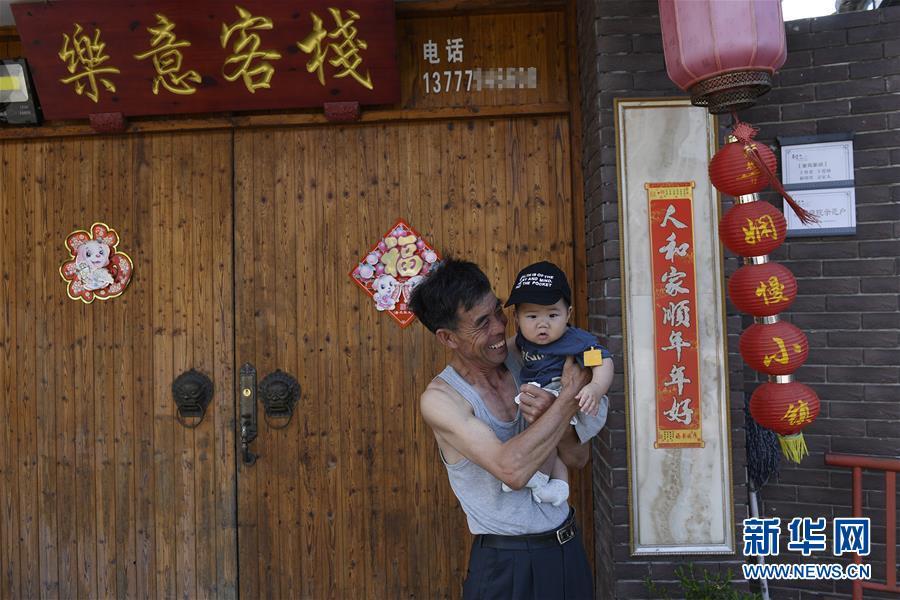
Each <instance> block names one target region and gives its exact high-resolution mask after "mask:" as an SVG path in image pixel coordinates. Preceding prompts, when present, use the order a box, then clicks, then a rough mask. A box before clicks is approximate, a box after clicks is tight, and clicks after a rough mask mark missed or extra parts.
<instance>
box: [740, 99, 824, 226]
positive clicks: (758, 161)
mask: <svg viewBox="0 0 900 600" xmlns="http://www.w3.org/2000/svg"><path fill="white" fill-rule="evenodd" d="M731 118H732V119H734V127H733V129H732V131H731V133H732V135H734V137H736V138H737V139H738V141H739V142H741V143H742V144H743V145H744V151H745V153H746V154H747V156H748V157H749V158H750V160H751V161H753V164H754V165H756V168H757V169H759V170H760V171H761V172H762V173H764V174H765V176H766V177H767V178H768V179H769V183H770V184H771V186H772V187H773V188H775V191H777V192H778V193H779V194H781V197H782V198H784V200H785V202H787V203H788V204H789V205H790V207H791V210H793V211H794V214H796V215H797V218H798V219H800V221H801V222H802V223H804V224H806V225H810V224H812V223H818V222H819V219H818V217H816V215H814V214H812V213H811V212H809V211H808V210H806V209H805V208H803V207H802V206H800V205H799V204H797V201H796V200H794V199H793V198H791V195H790V194H788V193H787V190H785V189H784V186H783V185H781V182H780V181H779V180H778V177H776V176H775V174H774V173H773V172H772V171H770V170H769V167H767V166H766V163H765V162H764V161H763V159H762V157H761V156H760V155H759V152H757V150H756V140H754V139H753V138H754V136H756V134H757V132H758V131H759V130H758V129H757V128H756V127H754V126H753V125H751V124H749V123H745V122H743V121H741V120H740V119H739V118H738V116H737V113H735V112H732V113H731Z"/></svg>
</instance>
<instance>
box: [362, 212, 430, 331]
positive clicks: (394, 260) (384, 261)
mask: <svg viewBox="0 0 900 600" xmlns="http://www.w3.org/2000/svg"><path fill="white" fill-rule="evenodd" d="M438 260H439V257H438V255H437V252H435V251H434V250H433V249H432V248H431V247H430V246H429V245H428V244H427V243H426V242H425V240H423V239H422V236H420V235H419V234H418V233H416V232H415V230H414V229H413V228H412V227H410V226H409V225H407V224H406V223H405V222H404V221H403V220H402V219H401V220H400V221H397V223H396V224H395V225H394V226H393V227H391V229H390V230H389V231H388V232H387V233H386V234H384V236H383V237H382V239H381V241H379V242H378V243H377V244H375V245H374V246H372V248H371V249H370V250H369V252H368V254H366V256H364V257H363V259H362V260H361V261H360V262H359V264H358V265H356V267H354V268H353V270H352V271H351V272H350V277H351V279H353V281H355V282H356V284H357V285H359V286H360V287H361V288H362V289H363V290H365V292H366V293H367V294H369V295H370V296H371V297H372V300H373V301H374V302H375V309H376V310H378V311H380V312H387V313H388V314H389V315H391V316H392V317H393V318H394V320H395V321H397V323H399V324H400V326H401V327H406V326H407V325H409V324H410V323H412V322H413V319H415V315H413V313H412V312H411V311H410V310H409V309H408V308H407V305H408V303H409V296H410V294H411V293H412V291H413V289H415V287H416V285H418V284H419V282H420V281H422V279H423V278H424V277H425V275H426V274H427V273H428V271H429V270H430V269H431V268H432V266H433V265H434V264H435V263H436V262H437V261H438Z"/></svg>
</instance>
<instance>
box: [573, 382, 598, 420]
mask: <svg viewBox="0 0 900 600" xmlns="http://www.w3.org/2000/svg"><path fill="white" fill-rule="evenodd" d="M602 396H603V393H602V391H601V390H600V385H599V384H596V383H589V384H587V385H586V386H584V387H583V388H581V391H580V392H578V393H577V394H575V399H576V400H578V408H579V410H581V412H583V413H584V414H586V415H590V416H592V417H596V416H597V411H598V410H599V408H600V398H601V397H602Z"/></svg>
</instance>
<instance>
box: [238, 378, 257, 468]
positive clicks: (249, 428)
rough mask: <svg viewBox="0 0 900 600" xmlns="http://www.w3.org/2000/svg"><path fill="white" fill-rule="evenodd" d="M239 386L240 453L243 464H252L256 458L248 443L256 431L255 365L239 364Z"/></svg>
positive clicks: (254, 436) (251, 440)
mask: <svg viewBox="0 0 900 600" xmlns="http://www.w3.org/2000/svg"><path fill="white" fill-rule="evenodd" d="M239 384H240V388H239V390H238V393H239V394H240V398H241V400H240V407H241V415H240V426H241V455H242V460H243V461H244V464H246V465H252V464H253V463H255V462H256V459H257V458H258V457H257V455H256V454H254V453H253V452H251V451H250V443H251V442H253V440H255V439H256V434H257V432H258V430H257V426H256V367H254V366H253V365H251V364H250V363H244V365H243V366H241V373H240V376H239Z"/></svg>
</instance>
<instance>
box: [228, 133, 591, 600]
mask: <svg viewBox="0 0 900 600" xmlns="http://www.w3.org/2000/svg"><path fill="white" fill-rule="evenodd" d="M567 140H568V127H567V123H566V119H565V118H561V117H544V118H517V119H498V120H496V121H491V120H477V121H474V120H473V121H461V122H433V123H425V124H421V123H420V124H393V125H359V126H348V127H330V128H308V129H294V128H288V129H279V130H261V131H246V132H243V131H242V132H238V133H237V135H236V142H235V144H236V146H235V148H236V150H235V157H236V162H235V167H236V172H235V180H236V187H235V202H236V215H237V221H236V232H237V235H236V238H235V243H236V249H235V252H236V257H237V262H236V269H237V273H236V279H237V281H238V282H239V283H238V290H237V293H236V299H237V306H236V315H237V316H236V322H237V323H238V327H237V330H236V342H237V348H238V352H237V354H236V356H235V362H234V364H235V365H239V364H241V363H243V362H245V361H251V362H253V363H254V364H256V365H257V366H260V365H265V366H264V368H261V369H260V372H261V376H262V375H263V374H265V373H266V372H267V371H268V370H269V369H274V368H281V369H282V370H284V371H287V372H289V373H292V374H294V375H295V376H296V377H297V378H298V380H299V381H300V383H301V386H302V389H303V392H302V398H301V401H300V404H299V405H298V414H297V415H296V417H295V420H294V422H292V423H291V425H290V426H289V427H288V428H286V429H283V430H272V428H270V427H269V426H267V425H266V424H265V423H264V421H263V419H262V418H261V420H260V421H261V422H260V437H259V441H258V442H257V444H255V446H256V448H255V449H256V450H257V451H258V452H260V454H261V455H262V456H261V458H260V459H259V462H257V464H256V465H254V466H252V467H247V466H243V465H242V466H241V467H240V469H239V481H238V489H239V507H238V510H239V522H240V529H239V531H240V533H239V542H240V544H239V546H240V549H241V550H240V552H241V559H240V565H241V574H242V576H241V582H242V593H244V594H249V595H254V596H255V595H268V594H272V595H275V596H277V595H279V594H280V595H282V596H284V595H285V594H286V593H287V591H288V590H290V591H292V592H296V593H297V595H300V596H302V597H309V598H326V597H334V598H343V597H368V598H382V597H397V596H406V597H410V596H415V597H428V598H436V597H458V596H459V594H460V593H461V582H462V580H463V578H464V576H465V568H466V563H467V553H468V545H469V541H470V538H469V536H468V535H467V534H466V526H465V518H464V515H463V513H462V511H461V510H460V509H459V506H458V503H457V501H456V499H455V497H454V496H453V494H452V491H451V490H450V488H449V485H448V483H447V475H446V472H445V470H444V468H443V467H442V466H441V464H440V460H439V457H438V454H437V451H436V446H435V444H434V438H433V436H432V433H431V431H430V430H429V429H428V428H427V427H426V426H425V425H424V423H422V421H421V417H420V416H419V414H418V396H419V394H420V393H421V391H422V389H424V386H425V385H426V384H427V382H428V380H430V379H431V377H433V376H434V374H435V373H437V371H438V370H440V368H442V367H443V365H444V364H445V361H446V359H447V356H446V353H445V352H443V351H442V350H441V349H440V348H439V347H438V345H437V343H436V341H435V340H434V338H433V336H432V335H431V334H429V333H428V332H427V331H426V330H425V329H424V328H423V327H421V326H420V325H413V326H411V327H409V328H407V329H400V328H399V327H398V326H397V325H396V324H395V323H394V321H393V320H392V319H390V317H388V316H387V315H385V314H383V313H378V312H377V311H376V310H375V307H374V303H373V302H372V301H371V299H370V298H369V297H368V296H365V295H364V294H363V293H362V292H361V291H360V290H359V289H358V288H356V286H354V284H353V282H352V281H351V280H350V278H349V277H348V276H347V272H348V271H350V269H351V268H352V267H353V266H354V265H355V264H356V261H357V260H359V259H360V258H361V257H362V256H363V255H364V253H365V252H366V251H367V250H368V248H369V247H370V245H371V244H373V243H374V242H376V241H377V240H378V239H380V237H381V235H382V234H383V233H384V232H385V231H386V230H387V229H388V228H389V227H390V226H391V225H392V224H393V223H394V222H395V220H396V218H397V217H404V218H406V219H407V220H408V221H409V222H410V224H411V225H412V226H413V227H414V228H416V229H417V230H418V231H419V232H420V233H421V234H422V235H423V236H424V237H425V238H427V239H428V240H429V241H430V242H431V243H433V245H434V246H435V247H436V248H437V249H438V250H439V251H440V252H441V253H442V254H443V255H445V256H446V255H449V254H453V255H457V256H465V257H469V258H471V259H473V260H476V261H477V262H479V263H480V264H482V265H483V266H484V268H485V270H486V272H487V273H488V274H489V276H490V277H491V279H492V281H493V282H494V285H495V289H496V290H497V292H498V294H499V295H500V296H501V297H504V296H505V295H506V294H507V293H508V289H509V285H510V284H511V282H512V280H513V277H514V276H515V274H516V273H517V272H518V270H519V269H520V268H521V267H522V266H524V265H525V264H527V263H528V262H530V261H533V260H539V259H543V258H549V259H552V260H554V261H556V262H558V263H559V264H560V265H563V266H564V267H565V268H567V269H569V270H571V269H572V266H573V264H574V258H573V256H572V240H571V236H572V234H571V232H572V221H571V218H572V194H571V189H570V183H569V182H570V178H569V177H568V176H567V172H568V171H567V170H568V168H569V166H568V165H569V163H568V162H567V161H569V160H571V157H570V155H569V149H568V142H567ZM261 263H268V264H266V265H264V264H261ZM242 325H243V326H242ZM289 460H294V461H295V462H294V463H293V464H288V463H287V461H289ZM581 485H587V484H586V483H582V484H581ZM285 498H290V499H291V500H290V502H288V503H286V502H285V501H284V499H285ZM586 500H587V502H588V505H585V504H584V502H585V498H584V497H583V496H580V497H579V498H578V499H577V502H576V504H577V507H578V511H579V513H580V514H586V513H589V512H590V506H589V502H590V496H589V493H588V496H587V499H586ZM294 502H300V503H301V506H302V507H303V508H302V514H298V513H294V512H293V510H294V509H293V507H292V506H290V504H292V503H294ZM270 512H271V514H269V513H270ZM276 519H277V520H276ZM297 573H300V574H302V578H301V579H300V582H299V583H298V582H297Z"/></svg>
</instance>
